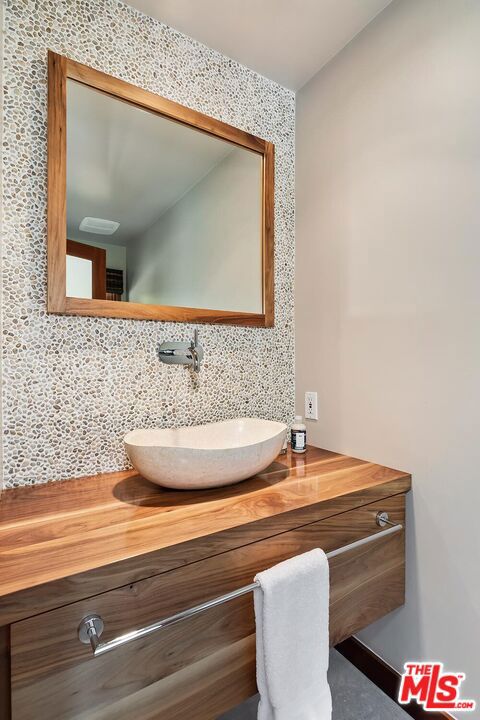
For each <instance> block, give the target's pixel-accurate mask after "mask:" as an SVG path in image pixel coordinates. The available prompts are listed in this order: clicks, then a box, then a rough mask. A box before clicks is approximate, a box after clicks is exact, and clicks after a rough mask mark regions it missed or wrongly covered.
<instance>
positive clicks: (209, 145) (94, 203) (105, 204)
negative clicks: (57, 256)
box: [67, 80, 260, 245]
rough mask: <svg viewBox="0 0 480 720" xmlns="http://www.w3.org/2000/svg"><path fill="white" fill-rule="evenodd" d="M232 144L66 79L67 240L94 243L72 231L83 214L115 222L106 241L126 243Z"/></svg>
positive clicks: (218, 161)
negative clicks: (112, 233)
mask: <svg viewBox="0 0 480 720" xmlns="http://www.w3.org/2000/svg"><path fill="white" fill-rule="evenodd" d="M234 147H235V146H233V145H231V144H230V143H227V142H224V141H222V140H220V139H218V138H214V137H211V136H209V135H207V134H205V133H202V132H199V131H196V130H194V129H192V128H189V127H187V126H184V125H182V124H180V123H176V122H173V121H170V120H167V119H166V118H163V117H161V116H159V115H156V114H154V113H150V112H148V111H145V110H142V109H141V108H138V107H135V106H133V105H129V104H128V103H125V102H122V101H120V100H117V99H115V98H112V97H109V96H108V95H104V94H103V93H100V92H98V91H96V90H93V89H91V88H88V87H85V86H83V85H81V84H79V83H77V82H74V81H72V80H69V81H68V84H67V215H68V220H67V232H68V237H69V238H70V239H74V240H80V241H81V240H83V241H84V242H88V240H99V239H100V236H98V235H94V234H92V233H85V232H81V231H79V229H78V227H79V225H80V222H81V221H82V220H83V218H84V217H85V216H92V217H97V218H104V219H105V220H114V221H116V222H119V223H120V227H119V228H118V230H117V231H116V232H115V233H114V235H111V236H110V237H109V238H108V242H109V243H111V244H117V245H126V243H127V242H128V240H129V238H132V237H135V236H137V235H139V234H140V233H142V232H144V231H145V230H147V229H148V228H149V227H151V225H152V224H153V223H154V222H155V221H156V220H158V219H159V217H161V215H163V214H164V213H165V212H166V211H167V210H168V209H169V208H170V207H172V206H173V205H174V204H175V203H176V202H178V200H180V198H181V197H183V196H184V195H185V194H186V193H187V192H188V191H189V190H190V189H191V188H192V187H193V186H194V185H196V184H197V183H198V182H199V181H200V180H201V179H202V178H203V177H205V175H207V174H208V173H209V172H210V171H211V170H212V169H213V168H214V167H216V166H217V165H218V164H219V163H220V162H221V161H222V160H224V159H225V158H226V157H227V155H229V154H230V153H231V152H232V150H233V149H234ZM243 152H247V151H243ZM259 167H260V165H259Z"/></svg>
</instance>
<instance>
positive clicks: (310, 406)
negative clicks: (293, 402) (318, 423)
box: [305, 392, 318, 420]
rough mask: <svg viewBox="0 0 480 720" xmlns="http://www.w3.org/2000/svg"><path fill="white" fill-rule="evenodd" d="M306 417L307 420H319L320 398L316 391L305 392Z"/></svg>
mask: <svg viewBox="0 0 480 720" xmlns="http://www.w3.org/2000/svg"><path fill="white" fill-rule="evenodd" d="M305 418H306V420H318V400H317V393H316V392H306V393H305Z"/></svg>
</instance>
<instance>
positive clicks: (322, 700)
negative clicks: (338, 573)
mask: <svg viewBox="0 0 480 720" xmlns="http://www.w3.org/2000/svg"><path fill="white" fill-rule="evenodd" d="M255 580H257V581H258V582H259V584H260V588H258V589H256V590H255V592H254V603H255V621H256V626H257V685H258V690H259V693H260V704H259V707H258V720H330V718H331V716H332V698H331V694H330V687H329V685H328V681H327V670H328V649H329V638H328V606H329V594H330V583H329V569H328V559H327V556H326V555H325V553H324V552H323V550H320V549H318V550H312V551H311V552H308V553H304V554H303V555H297V557H294V558H291V559H290V560H286V561H285V562H282V563H279V564H278V565H275V566H274V567H273V568H270V569H269V570H264V571H263V572H261V573H258V575H257V576H256V578H255Z"/></svg>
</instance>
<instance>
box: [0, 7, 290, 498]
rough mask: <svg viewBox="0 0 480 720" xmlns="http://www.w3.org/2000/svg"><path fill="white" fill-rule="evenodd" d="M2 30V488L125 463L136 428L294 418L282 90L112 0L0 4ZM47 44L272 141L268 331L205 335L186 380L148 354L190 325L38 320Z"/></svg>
mask: <svg viewBox="0 0 480 720" xmlns="http://www.w3.org/2000/svg"><path fill="white" fill-rule="evenodd" d="M5 30H6V37H5V47H4V88H3V90H4V117H3V120H4V139H3V140H4V154H3V161H2V162H3V173H4V181H3V225H4V251H3V255H4V258H3V318H2V319H3V333H4V343H3V415H4V418H3V419H4V435H3V451H4V484H5V486H6V487H14V486H17V485H27V484H33V483H38V482H46V481H50V480H56V479H60V478H68V477H75V476H77V477H78V476H82V475H89V474H94V473H98V472H103V471H109V470H119V469H122V468H125V467H128V461H127V458H126V456H125V453H124V450H123V444H122V437H123V435H124V434H125V433H126V432H127V431H128V430H131V429H132V428H135V427H152V426H179V425H184V424H194V423H203V422H209V421H213V420H219V419H223V418H230V417H235V416H242V415H250V416H258V417H265V418H272V419H273V418H275V419H279V420H284V421H287V422H288V421H291V419H292V415H293V412H294V327H293V274H294V133H295V99H294V95H293V93H292V92H291V91H289V90H286V89H284V88H282V87H280V86H279V85H277V84H276V83H274V82H271V81H270V80H267V79H266V78H264V77H262V76H260V75H257V74H256V73H254V72H252V71H251V70H249V69H247V68H245V67H243V66H242V65H239V64H238V63H236V62H234V61H232V60H230V59H229V58H226V57H224V56H222V55H221V54H219V53H218V52H215V51H213V50H210V49H208V48H206V47H205V46H203V45H201V44H200V43H198V42H196V41H194V40H192V39H191V38H189V37H186V36H185V35H182V34H181V33H179V32H177V31H176V30H173V29H171V28H169V27H167V26H166V25H163V24H162V23H160V22H158V21H156V20H154V19H152V18H149V17H147V16H145V15H143V14H141V13H140V12H138V11H136V10H134V9H132V8H130V7H129V6H128V5H125V4H123V3H120V2H117V0H6V2H5ZM48 48H50V49H52V50H54V51H56V52H58V53H61V54H64V55H67V56H69V57H71V58H72V59H74V60H77V61H79V62H82V63H85V64H87V65H90V66H92V67H95V68H97V69H99V70H103V71H104V72H106V73H109V74H111V75H115V76H116V77H119V78H122V79H124V80H126V81H128V82H130V83H134V84H135V85H138V86H140V87H143V88H145V89H147V90H150V91H152V92H155V93H159V94H161V95H164V96H166V97H167V98H170V99H172V100H175V101H177V102H180V103H182V104H184V105H187V106H188V107H191V108H194V109H196V110H200V111H201V112H204V113H207V114H209V115H212V116H214V117H216V118H219V119H220V120H223V121H225V122H227V123H230V124H232V125H234V126H236V127H239V128H242V129H243V130H246V131H248V132H251V133H254V134H255V135H259V136H260V137H263V138H265V139H267V140H270V141H272V142H273V143H275V145H276V170H275V181H276V191H275V268H276V270H275V282H276V298H275V299H276V308H275V309H276V323H275V328H274V329H248V328H235V327H227V326H224V327H221V326H215V327H214V326H208V325H205V326H201V327H200V328H199V330H200V338H201V342H202V344H203V346H204V348H205V363H204V366H203V367H202V372H201V373H200V376H199V377H198V378H193V377H192V374H191V373H190V372H189V371H188V370H186V369H185V368H182V367H175V366H173V367H172V366H167V365H163V364H161V363H160V362H159V361H158V359H157V355H156V352H157V346H158V344H159V343H160V342H161V341H163V340H189V339H190V337H191V335H192V329H193V328H192V325H183V324H175V323H163V322H152V321H135V320H114V319H104V318H82V317H61V316H53V315H47V314H46V310H45V308H46V170H47V167H46V160H47V147H46V130H47V127H46V116H47V49H48Z"/></svg>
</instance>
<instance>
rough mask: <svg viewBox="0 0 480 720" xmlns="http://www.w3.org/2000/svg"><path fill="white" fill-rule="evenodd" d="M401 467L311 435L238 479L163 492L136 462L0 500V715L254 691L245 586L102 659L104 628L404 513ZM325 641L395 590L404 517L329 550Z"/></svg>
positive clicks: (177, 707) (176, 716)
mask: <svg viewBox="0 0 480 720" xmlns="http://www.w3.org/2000/svg"><path fill="white" fill-rule="evenodd" d="M410 485H411V478H410V476H409V475H408V474H407V473H404V472H399V471H396V470H392V469H389V468H385V467H381V466H379V465H375V464H373V463H369V462H364V461H361V460H357V459H354V458H350V457H346V456H343V455H338V454H336V453H332V452H328V451H325V450H319V449H317V448H313V447H309V448H308V451H307V453H306V454H305V455H299V456H295V455H290V454H288V455H285V456H280V457H279V458H278V459H277V461H276V462H275V463H274V464H273V465H271V466H270V467H269V468H268V470H267V471H265V472H263V473H261V474H260V475H257V476H256V477H255V478H252V479H251V480H247V481H245V482H243V483H240V484H239V485H236V486H233V487H227V488H220V489H217V490H208V491H196V492H187V491H179V492H177V491H168V490H163V489H161V488H159V487H156V486H155V485H152V484H150V483H149V482H147V481H146V480H144V479H143V478H141V477H139V476H138V475H137V474H136V473H135V472H134V471H126V472H119V473H110V474H105V475H99V476H96V477H91V478H85V479H80V480H70V481H66V482H60V483H51V484H49V485H41V486H36V487H32V488H22V489H18V490H10V491H6V492H4V493H3V495H2V496H1V500H0V538H1V539H0V718H2V720H3V719H4V718H5V720H10V718H11V719H12V720H114V719H115V720H133V719H134V720H187V719H188V720H190V719H192V720H214V719H215V718H216V717H217V716H218V715H220V714H221V713H223V712H224V711H226V710H228V709H229V708H230V707H233V706H235V705H236V704H238V703H239V702H241V701H242V700H244V699H245V698H247V697H248V696H250V695H252V694H254V693H255V692H256V685H255V638H254V631H255V626H254V617H253V602H252V596H251V595H245V596H243V597H239V598H237V599H235V600H233V601H230V602H228V603H225V604H222V605H219V606H218V607H216V608H213V609H211V610H208V611H207V612H204V613H202V614H200V615H197V616H196V617H193V618H190V619H188V620H185V621H183V622H181V623H178V624H176V625H173V626H171V627H168V628H166V629H163V630H160V631H158V632H157V633H155V634H152V635H150V636H148V637H145V638H142V639H140V640H135V641H134V642H130V643H128V644H126V645H124V646H123V647H120V648H117V649H116V650H114V651H112V652H109V653H107V654H105V655H102V656H100V657H93V656H92V650H91V648H90V646H89V645H82V644H81V643H80V641H79V639H78V626H79V623H80V622H81V620H82V618H83V617H84V616H86V615H87V614H89V613H98V614H99V615H101V616H102V618H103V619H104V621H105V630H104V633H103V635H102V641H103V640H106V641H108V640H109V639H112V638H114V637H116V636H117V635H120V634H123V633H126V632H129V631H133V630H135V629H137V628H139V627H142V626H145V625H148V624H150V623H153V622H155V621H156V620H159V619H161V618H164V617H168V616H170V615H173V614H175V613H177V612H179V611H182V610H185V609H187V608H190V607H191V606H193V605H196V604H198V603H201V602H203V601H205V600H209V599H210V598H213V597H216V596H217V595H221V594H223V593H226V592H229V591H231V590H235V589H236V588H239V587H241V586H243V585H246V584H248V583H251V582H252V580H253V578H254V576H255V574H256V572H257V571H259V570H263V569H265V568H267V567H269V566H270V565H273V564H275V563H277V562H279V561H281V560H283V559H286V558H288V557H291V556H293V555H296V554H298V553H301V552H304V551H307V550H310V549H312V548H314V547H322V548H324V549H325V550H326V551H331V550H334V549H336V548H340V547H342V546H344V545H347V544H349V543H352V542H354V541H356V540H359V539H362V538H366V537H368V536H370V535H373V534H376V533H379V532H382V529H381V528H380V527H379V526H378V525H377V523H376V516H377V513H378V512H379V511H386V512H388V514H389V516H390V519H391V520H392V521H393V522H395V523H402V524H403V525H404V523H405V493H406V492H408V490H409V489H410ZM330 568H331V570H330V574H331V588H330V589H331V602H330V639H331V643H332V644H335V643H337V642H339V641H341V640H343V639H345V638H346V637H348V636H350V635H351V634H352V633H354V632H356V631H358V630H359V629H361V628H363V627H365V626H366V625H368V624H369V623H371V622H372V621H374V620H376V619H378V618H380V617H382V616H383V615H385V614H386V613H388V612H390V611H391V610H393V609H395V608H397V607H399V606H400V605H402V604H403V602H404V577H405V549H404V531H403V530H402V531H399V532H395V533H392V534H387V535H386V536H385V537H383V536H382V537H381V538H379V539H378V540H375V541H374V542H371V543H368V544H365V545H362V546H361V547H358V548H356V549H353V550H350V551H349V552H346V553H343V554H342V555H339V556H337V557H335V558H334V559H332V561H331V562H330Z"/></svg>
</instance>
